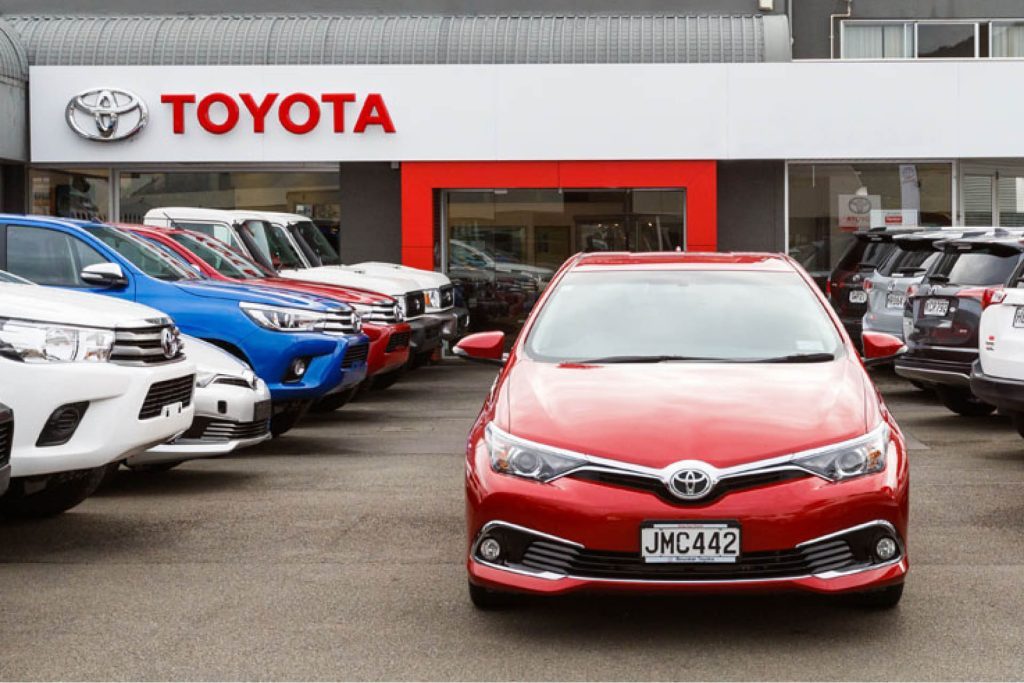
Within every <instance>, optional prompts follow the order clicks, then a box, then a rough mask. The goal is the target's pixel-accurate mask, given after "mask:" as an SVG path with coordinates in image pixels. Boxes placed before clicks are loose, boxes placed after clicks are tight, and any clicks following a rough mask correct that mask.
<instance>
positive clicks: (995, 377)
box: [971, 283, 1024, 436]
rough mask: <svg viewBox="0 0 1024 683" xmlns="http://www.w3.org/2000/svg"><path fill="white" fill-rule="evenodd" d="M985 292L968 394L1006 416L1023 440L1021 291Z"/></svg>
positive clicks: (1023, 309) (1023, 297) (1023, 317)
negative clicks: (976, 355)
mask: <svg viewBox="0 0 1024 683" xmlns="http://www.w3.org/2000/svg"><path fill="white" fill-rule="evenodd" d="M1015 284H1016V285H1017V286H1015V287H1007V288H1006V289H995V288H994V289H987V290H985V292H984V294H983V295H982V305H983V306H984V310H983V311H982V313H981V323H980V325H979V327H978V360H977V361H975V363H974V367H973V368H972V370H971V392H972V393H973V394H974V395H975V396H977V397H978V398H980V399H981V400H982V401H984V402H986V403H988V404H989V405H994V406H995V407H996V408H998V409H999V411H1000V412H1001V413H1004V414H1006V415H1009V416H1010V418H1011V419H1012V420H1013V424H1014V426H1015V427H1016V428H1017V431H1018V432H1019V433H1020V435H1021V436H1024V289H1022V288H1020V285H1021V284H1022V283H1015Z"/></svg>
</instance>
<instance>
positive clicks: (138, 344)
mask: <svg viewBox="0 0 1024 683" xmlns="http://www.w3.org/2000/svg"><path fill="white" fill-rule="evenodd" d="M183 356H184V354H183V345H182V343H181V333H180V332H179V331H178V328H177V327H176V326H175V325H174V324H172V323H171V322H169V321H168V322H167V323H166V324H162V325H154V326H151V327H132V328H118V329H116V330H114V350H113V352H112V353H111V354H110V362H112V363H117V364H119V365H156V364H160V363H173V362H175V361H178V360H181V359H182V358H183Z"/></svg>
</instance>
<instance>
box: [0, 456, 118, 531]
mask: <svg viewBox="0 0 1024 683" xmlns="http://www.w3.org/2000/svg"><path fill="white" fill-rule="evenodd" d="M106 472H107V468H106V466H103V467H94V468H92V469H89V470H74V471H72V472H61V473H59V474H54V475H51V476H50V478H49V481H47V482H46V486H45V487H44V488H43V489H41V490H39V491H36V492H34V493H26V492H25V482H24V481H17V480H14V481H12V482H11V485H10V488H8V489H7V493H5V494H4V495H3V496H0V517H7V518H10V519H40V518H43V517H53V516H54V515H59V514H60V513H62V512H66V511H67V510H70V509H71V508H73V507H75V506H76V505H78V504H79V503H81V502H82V501H83V500H85V499H86V498H88V497H89V496H91V495H92V494H93V492H94V491H96V489H98V488H99V486H100V483H101V482H102V481H103V477H104V475H105V474H106Z"/></svg>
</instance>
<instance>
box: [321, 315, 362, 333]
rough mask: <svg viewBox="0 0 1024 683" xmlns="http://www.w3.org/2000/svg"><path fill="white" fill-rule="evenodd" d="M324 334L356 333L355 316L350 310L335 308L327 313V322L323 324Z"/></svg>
mask: <svg viewBox="0 0 1024 683" xmlns="http://www.w3.org/2000/svg"><path fill="white" fill-rule="evenodd" d="M324 332H325V333H326V334H331V335H336V336H342V335H346V334H355V333H356V317H355V313H354V312H353V311H351V310H349V311H343V310H336V311H331V312H330V313H328V314H327V323H326V324H325V325H324Z"/></svg>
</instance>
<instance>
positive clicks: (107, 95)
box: [65, 88, 149, 142]
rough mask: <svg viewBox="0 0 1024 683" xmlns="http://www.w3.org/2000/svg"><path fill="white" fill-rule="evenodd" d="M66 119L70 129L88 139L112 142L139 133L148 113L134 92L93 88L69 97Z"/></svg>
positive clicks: (144, 104) (147, 117)
mask: <svg viewBox="0 0 1024 683" xmlns="http://www.w3.org/2000/svg"><path fill="white" fill-rule="evenodd" d="M65 118H66V119H67V122H68V126H69V127H70V128H71V130H73V131H75V133H77V134H78V135H80V136H81V137H83V138H85V139H87V140H96V141H99V142H114V141H116V140H126V139H128V138H130V137H132V136H133V135H135V134H137V133H138V132H139V131H140V130H142V129H143V127H144V126H145V125H146V122H147V121H148V120H149V110H148V109H147V108H146V103H145V102H143V101H142V99H141V98H140V97H139V96H138V95H136V94H135V93H132V92H129V91H127V90H121V89H119V88H93V89H91V90H85V91H83V92H80V93H78V94H77V95H75V96H74V97H72V98H71V100H70V101H69V102H68V106H67V109H66V110H65Z"/></svg>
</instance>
